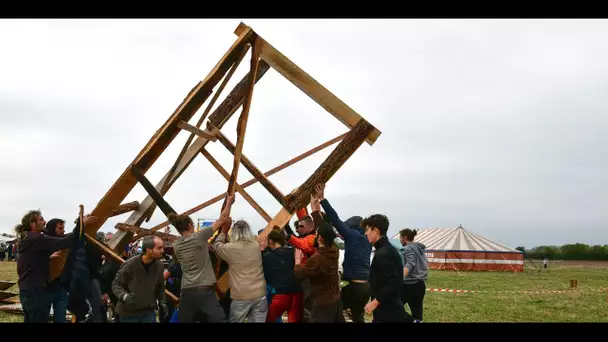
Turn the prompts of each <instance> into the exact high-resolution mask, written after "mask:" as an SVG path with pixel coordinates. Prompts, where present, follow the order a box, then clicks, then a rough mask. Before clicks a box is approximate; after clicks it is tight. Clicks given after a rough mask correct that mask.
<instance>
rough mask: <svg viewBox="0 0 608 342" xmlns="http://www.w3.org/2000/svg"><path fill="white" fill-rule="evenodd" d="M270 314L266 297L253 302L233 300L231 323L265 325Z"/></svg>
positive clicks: (231, 304)
mask: <svg viewBox="0 0 608 342" xmlns="http://www.w3.org/2000/svg"><path fill="white" fill-rule="evenodd" d="M267 314H268V301H267V300H266V296H263V297H260V298H256V299H252V300H235V299H233V300H232V303H230V323H244V322H245V319H246V318H247V319H248V321H249V323H264V322H266V315H267Z"/></svg>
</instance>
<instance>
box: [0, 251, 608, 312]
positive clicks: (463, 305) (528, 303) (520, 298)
mask: <svg viewBox="0 0 608 342" xmlns="http://www.w3.org/2000/svg"><path fill="white" fill-rule="evenodd" d="M0 279H6V280H13V281H16V280H17V271H16V264H15V263H7V262H0ZM570 279H576V280H578V290H577V291H575V292H568V293H542V294H524V293H509V292H502V293H501V292H499V291H530V290H532V291H538V290H568V289H569V286H570V285H569V281H570ZM427 288H450V289H461V290H476V291H488V292H482V293H447V292H443V293H442V292H427V293H426V296H425V300H424V321H425V322H608V293H607V292H606V291H604V292H600V291H599V289H600V288H604V289H605V288H608V268H603V269H602V268H590V267H589V268H583V267H563V268H559V269H552V270H550V271H548V272H546V271H543V272H540V273H539V272H535V271H526V272H523V273H509V272H460V273H458V272H454V271H434V270H433V271H431V272H430V273H429V279H428V281H427ZM9 290H10V291H15V292H18V291H19V289H18V288H17V286H16V285H15V286H14V287H12V288H10V289H9ZM22 321H23V318H22V316H21V315H11V314H6V313H3V312H0V322H22Z"/></svg>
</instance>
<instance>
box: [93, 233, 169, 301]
mask: <svg viewBox="0 0 608 342" xmlns="http://www.w3.org/2000/svg"><path fill="white" fill-rule="evenodd" d="M84 236H85V238H86V239H87V241H88V242H89V243H91V244H92V245H93V246H95V247H97V248H98V249H99V250H100V251H101V252H102V253H103V254H104V255H105V256H106V257H110V258H112V259H114V261H116V262H117V263H119V264H122V263H124V262H125V260H124V259H123V258H122V257H121V256H120V255H118V254H117V253H115V252H114V251H113V250H112V249H110V247H108V246H106V245H105V244H103V243H101V242H99V241H98V240H97V239H95V238H94V237H92V236H91V235H89V234H88V233H85V234H84ZM165 294H166V295H167V297H168V298H169V300H171V301H172V302H173V303H175V304H179V299H178V298H177V297H176V296H175V295H174V294H173V293H171V292H169V291H168V290H165Z"/></svg>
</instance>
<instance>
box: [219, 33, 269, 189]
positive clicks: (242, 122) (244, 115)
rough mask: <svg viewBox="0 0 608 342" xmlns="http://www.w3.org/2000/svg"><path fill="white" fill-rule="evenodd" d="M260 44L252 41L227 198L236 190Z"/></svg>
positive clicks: (258, 60) (258, 41) (256, 40)
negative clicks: (245, 90)
mask: <svg viewBox="0 0 608 342" xmlns="http://www.w3.org/2000/svg"><path fill="white" fill-rule="evenodd" d="M260 43H261V41H260V40H258V39H257V38H256V39H255V40H254V41H253V43H252V44H253V50H252V52H251V63H250V64H251V65H250V71H249V73H250V74H249V75H250V76H249V90H248V91H247V97H245V103H244V104H243V111H242V112H241V116H240V117H239V121H238V123H237V127H236V132H237V134H236V148H235V149H234V153H233V154H234V160H233V163H232V172H231V174H230V178H229V179H228V191H227V192H228V196H232V195H234V191H235V189H236V184H237V179H238V174H239V166H240V165H241V155H242V153H243V145H244V144H245V136H246V132H247V120H248V119H249V109H250V108H251V99H252V98H253V88H254V86H255V82H254V81H253V80H255V77H256V75H255V74H256V72H257V70H258V64H259V62H260V52H261V50H260V48H261V46H260Z"/></svg>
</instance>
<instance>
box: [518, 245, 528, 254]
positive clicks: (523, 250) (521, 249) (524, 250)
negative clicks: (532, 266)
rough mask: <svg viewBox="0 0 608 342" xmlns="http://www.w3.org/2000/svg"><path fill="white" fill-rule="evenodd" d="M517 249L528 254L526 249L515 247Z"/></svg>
mask: <svg viewBox="0 0 608 342" xmlns="http://www.w3.org/2000/svg"><path fill="white" fill-rule="evenodd" d="M515 249H517V250H518V251H520V252H522V253H526V248H525V247H521V246H519V247H515Z"/></svg>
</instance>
